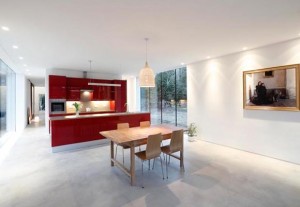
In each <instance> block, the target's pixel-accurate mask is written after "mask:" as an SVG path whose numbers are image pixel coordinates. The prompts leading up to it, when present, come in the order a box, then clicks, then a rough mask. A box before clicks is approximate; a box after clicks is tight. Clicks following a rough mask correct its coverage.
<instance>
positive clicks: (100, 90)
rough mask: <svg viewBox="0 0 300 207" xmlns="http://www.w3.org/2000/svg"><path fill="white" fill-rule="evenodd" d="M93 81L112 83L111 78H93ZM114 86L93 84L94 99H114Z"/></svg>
mask: <svg viewBox="0 0 300 207" xmlns="http://www.w3.org/2000/svg"><path fill="white" fill-rule="evenodd" d="M91 82H92V83H97V84H111V83H112V81H111V80H99V79H91ZM112 88H113V87H112V86H106V85H95V86H93V90H94V96H93V100H94V101H102V100H107V101H110V100H113V99H114V97H113V96H112Z"/></svg>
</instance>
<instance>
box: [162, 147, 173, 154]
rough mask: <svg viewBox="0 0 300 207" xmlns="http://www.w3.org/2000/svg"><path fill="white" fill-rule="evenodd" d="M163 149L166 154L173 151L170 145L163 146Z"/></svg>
mask: <svg viewBox="0 0 300 207" xmlns="http://www.w3.org/2000/svg"><path fill="white" fill-rule="evenodd" d="M161 151H162V152H163V153H165V154H170V153H172V152H171V149H170V145H167V146H162V147H161Z"/></svg>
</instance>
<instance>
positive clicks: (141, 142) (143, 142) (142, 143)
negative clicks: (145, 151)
mask: <svg viewBox="0 0 300 207" xmlns="http://www.w3.org/2000/svg"><path fill="white" fill-rule="evenodd" d="M150 125H151V124H150V121H141V122H140V127H141V128H147V127H150ZM145 144H147V141H144V140H143V141H140V142H139V143H138V145H139V150H140V151H141V145H145Z"/></svg>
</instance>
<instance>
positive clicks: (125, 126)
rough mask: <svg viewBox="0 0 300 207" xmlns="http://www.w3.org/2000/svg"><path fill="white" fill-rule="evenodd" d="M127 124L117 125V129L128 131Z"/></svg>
mask: <svg viewBox="0 0 300 207" xmlns="http://www.w3.org/2000/svg"><path fill="white" fill-rule="evenodd" d="M128 128H129V124H128V123H119V124H117V129H128Z"/></svg>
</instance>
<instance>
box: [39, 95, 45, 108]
mask: <svg viewBox="0 0 300 207" xmlns="http://www.w3.org/2000/svg"><path fill="white" fill-rule="evenodd" d="M39 111H45V94H39Z"/></svg>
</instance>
